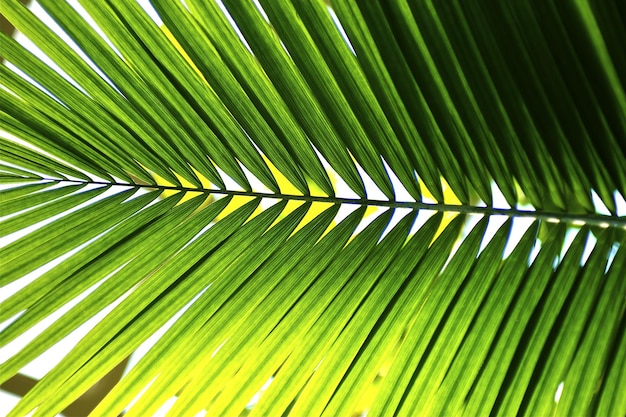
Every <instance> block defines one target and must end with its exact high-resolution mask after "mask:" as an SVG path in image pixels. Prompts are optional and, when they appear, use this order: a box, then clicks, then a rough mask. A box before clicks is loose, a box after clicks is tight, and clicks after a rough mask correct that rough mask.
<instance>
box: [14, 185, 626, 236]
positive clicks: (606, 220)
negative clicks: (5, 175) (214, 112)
mask: <svg viewBox="0 0 626 417" xmlns="http://www.w3.org/2000/svg"><path fill="white" fill-rule="evenodd" d="M24 179H28V178H24ZM37 179H40V180H41V181H54V182H57V183H71V184H86V185H96V186H109V187H132V188H146V189H157V190H162V191H178V192H196V193H204V194H220V195H229V196H233V197H234V196H243V197H257V198H271V199H279V200H295V201H307V202H320V203H329V204H353V205H359V206H374V207H387V208H393V209H396V208H408V209H413V210H415V209H417V210H433V211H441V212H454V213H464V214H481V215H497V216H507V217H526V218H533V219H537V220H544V221H547V222H552V223H559V222H563V223H570V224H572V225H573V226H583V225H589V226H600V227H605V228H606V227H618V228H622V229H626V216H618V215H605V214H600V213H568V212H558V211H544V210H520V209H515V208H497V207H488V206H473V205H466V204H443V203H424V202H416V201H395V200H377V199H361V198H346V197H327V196H315V195H297V194H282V193H267V192H256V191H236V190H223V189H218V188H193V187H184V186H173V185H158V184H128V183H121V182H106V181H84V180H68V179H58V178H43V177H37Z"/></svg>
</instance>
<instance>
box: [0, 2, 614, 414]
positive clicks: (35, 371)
mask: <svg viewBox="0 0 626 417" xmlns="http://www.w3.org/2000/svg"><path fill="white" fill-rule="evenodd" d="M139 2H140V3H141V4H142V6H143V7H144V8H145V9H146V10H147V11H148V12H149V13H150V15H151V16H152V17H153V19H154V20H155V21H156V22H159V23H160V19H159V17H158V15H157V14H156V12H154V10H153V9H152V7H151V6H150V5H149V2H148V0H139ZM69 3H71V4H72V5H74V7H76V5H77V1H76V0H70V1H69ZM31 9H32V10H33V11H34V12H35V13H36V14H37V15H38V16H39V17H40V18H41V19H42V21H44V22H45V23H47V24H48V25H49V26H51V27H53V28H54V27H57V28H58V26H56V24H55V23H54V22H52V21H51V20H50V18H49V17H48V16H47V14H45V13H42V9H41V8H40V7H39V5H38V4H36V3H33V6H32V7H31ZM77 9H78V10H82V8H81V7H77ZM86 18H87V20H89V21H91V22H93V21H92V20H91V19H90V18H89V17H88V16H86ZM333 18H334V19H336V17H335V16H334V14H333ZM60 35H61V36H62V37H63V38H64V39H67V40H69V38H68V37H67V35H66V34H64V33H60ZM342 35H343V36H344V37H345V33H342ZM16 39H18V40H19V41H20V42H21V43H23V44H24V45H26V46H27V47H28V48H29V49H30V50H32V51H33V52H35V53H37V52H38V48H36V47H34V45H32V43H30V42H29V41H28V40H27V39H26V38H25V37H24V36H22V35H21V34H19V33H16ZM38 55H39V56H40V57H41V58H42V59H43V60H44V61H45V62H46V63H48V65H50V66H51V67H53V68H56V69H57V70H59V72H61V73H62V71H60V69H58V67H57V66H56V65H55V64H54V63H53V62H51V61H50V60H49V59H48V58H47V57H45V55H43V54H41V53H38ZM83 57H84V55H83ZM87 61H88V60H87ZM0 134H2V135H3V136H5V137H7V136H8V135H7V134H6V133H5V132H0ZM360 172H361V174H363V176H364V178H365V182H366V187H367V189H368V195H369V197H370V198H373V199H381V200H386V197H385V196H384V194H383V193H382V192H380V190H378V189H377V187H376V186H375V185H374V184H373V182H372V181H371V180H370V179H369V178H368V177H367V175H365V174H364V173H363V171H362V170H360ZM335 177H337V176H335ZM391 177H392V180H393V183H394V189H395V190H396V193H397V198H398V200H400V201H413V199H412V198H411V197H410V195H409V193H408V192H407V191H406V190H405V189H404V187H403V186H402V185H401V184H400V182H399V181H398V179H397V178H396V177H395V175H393V174H391ZM251 180H252V181H251V182H253V186H254V188H255V189H256V190H258V191H268V190H266V189H265V187H263V186H262V185H261V184H260V182H259V181H258V180H255V179H253V178H251ZM237 188H239V187H237ZM337 191H338V192H337V194H338V195H339V196H342V197H348V198H351V197H356V194H355V193H353V192H352V191H351V190H350V189H349V188H348V187H347V186H346V184H345V183H343V181H341V180H338V184H337ZM596 203H599V204H597V207H598V210H599V212H601V213H603V214H608V210H606V208H604V207H603V205H602V203H601V202H600V201H599V199H597V198H596ZM618 203H619V204H618V210H619V213H620V215H625V214H626V202H624V199H623V198H620V201H619V202H618ZM494 206H495V207H501V208H508V205H507V203H506V201H505V199H504V197H503V196H502V194H501V193H500V191H499V190H498V189H497V187H495V186H494ZM355 208H356V206H347V207H345V208H344V209H342V211H341V213H340V217H341V218H343V217H345V216H347V215H348V214H349V213H350V212H351V211H352V210H354V209H355ZM406 213H407V211H406V210H398V211H397V215H396V216H395V217H394V220H393V221H392V225H393V224H395V223H396V222H397V221H399V220H400V218H401V217H402V216H404V215H405V214H406ZM430 215H432V212H428V211H422V213H420V216H419V218H418V221H417V225H421V224H423V222H424V221H426V219H427V218H428V217H429V216H430ZM374 217H375V216H372V217H371V218H370V219H369V220H370V221H371V220H372V219H373V218H374ZM475 217H476V221H478V219H479V218H480V216H475ZM505 220H506V219H505V218H504V217H503V216H494V218H493V221H492V222H490V225H489V232H488V237H487V238H486V239H485V243H484V244H486V243H487V242H488V241H489V240H490V238H491V236H493V233H495V231H496V230H497V229H498V227H499V225H501V224H502V223H503V222H504V221H505ZM515 222H516V223H515V227H514V230H513V233H512V234H513V236H512V237H511V243H512V245H511V247H513V246H514V245H515V243H517V241H518V240H519V239H520V238H521V236H522V234H523V232H524V231H525V230H526V229H527V228H528V226H529V225H530V224H531V223H532V219H516V221H515ZM366 223H369V221H368V222H366ZM40 226H41V225H40ZM364 226H365V223H364V225H363V227H364ZM18 237H19V235H14V236H11V237H10V238H11V239H10V240H14V239H16V238H18ZM571 237H572V238H573V235H572V236H571ZM7 243H8V241H7V240H6V239H0V247H1V246H4V245H6V244H7ZM589 249H591V246H590V247H589ZM55 262H57V261H55ZM57 263H58V262H57ZM50 267H51V265H47V268H50ZM42 272H43V271H42V270H41V269H40V270H38V271H35V273H33V274H30V277H29V278H26V279H21V280H20V281H18V282H17V283H14V284H11V285H8V286H5V287H4V288H2V291H1V292H0V301H1V300H4V299H6V298H8V297H9V296H10V295H11V294H13V293H14V292H15V291H17V290H19V288H21V287H22V286H23V285H25V284H26V283H27V282H30V281H31V280H32V279H35V278H36V276H37V274H40V273H42ZM97 285H99V284H96V285H95V286H94V287H92V288H91V289H90V290H88V292H86V293H84V294H82V295H81V296H80V297H79V299H76V300H73V302H72V303H71V304H69V305H67V306H65V307H64V308H63V309H61V310H59V311H58V312H57V313H56V314H54V315H52V316H51V317H50V318H49V319H48V320H46V321H44V322H42V323H40V325H38V326H36V327H35V328H33V329H31V331H29V332H28V333H27V334H26V335H24V336H25V337H20V338H19V339H18V340H17V341H16V342H17V343H11V344H9V345H8V346H7V347H5V348H2V349H0V361H2V360H4V359H7V358H9V357H11V356H12V355H13V354H15V353H16V352H18V351H19V350H20V349H21V348H22V347H23V346H24V345H25V344H26V343H28V341H29V340H32V338H33V337H35V336H36V335H37V334H39V333H40V332H41V331H43V329H45V328H46V327H47V326H49V325H50V323H52V322H53V321H54V320H56V319H57V318H58V317H60V316H61V315H62V314H63V313H64V312H66V311H67V310H69V309H70V308H71V307H72V306H73V305H75V304H76V303H78V302H79V301H80V299H82V298H84V297H86V296H87V294H88V293H89V292H91V291H93V290H95V288H96V287H97ZM119 301H121V300H119ZM113 307H114V305H112V306H109V308H107V309H106V310H104V311H102V312H101V313H100V314H98V315H97V316H96V317H94V318H92V319H91V320H89V321H88V322H87V323H85V324H84V325H83V326H81V328H79V329H77V330H76V331H75V332H73V333H72V334H71V335H70V336H68V337H67V338H65V339H64V340H63V341H62V342H60V343H59V344H57V345H55V346H54V347H53V348H51V349H50V350H49V351H47V352H46V353H45V354H44V355H42V356H41V357H39V358H38V359H36V360H34V361H33V362H32V363H30V364H29V365H27V366H26V367H25V368H24V369H23V370H22V371H21V373H23V374H25V375H28V376H31V377H34V378H37V379H39V378H41V377H43V375H45V373H47V372H48V371H49V370H50V369H51V368H52V367H53V366H54V365H55V364H56V363H58V362H59V361H60V360H61V359H62V358H63V357H64V355H65V354H66V353H67V352H68V351H69V350H70V349H71V348H72V347H73V346H74V345H75V344H76V343H77V342H78V341H79V340H80V338H82V337H83V335H85V334H86V333H87V332H88V331H89V329H91V328H92V327H93V326H95V324H96V323H97V322H98V321H99V320H101V319H102V318H103V317H104V316H105V315H106V314H107V313H108V312H109V311H110V310H111V309H112V308H113ZM181 313H182V312H181ZM173 321H174V319H172V320H171V321H170V323H169V325H171V324H172V323H173ZM7 325H8V322H5V323H0V329H2V328H4V327H6V326H7ZM164 331H165V329H163V330H162V331H161V332H160V333H161V334H162V333H163V332H164ZM158 337H159V335H155V336H154V337H153V338H151V341H149V342H147V343H144V345H143V346H142V349H143V350H144V351H145V350H147V349H148V348H149V347H150V346H151V343H154V342H155V341H156V340H157V339H158ZM135 356H136V357H135V358H133V359H131V364H132V363H136V361H137V357H138V356H141V355H140V354H139V355H135ZM18 399H19V397H16V396H14V395H12V394H9V393H6V392H5V391H3V390H0V415H5V414H6V413H8V411H9V410H11V409H12V408H13V407H14V405H15V404H16V403H17V401H18ZM171 405H172V404H166V405H165V406H164V407H163V408H162V409H161V410H160V411H159V412H158V413H157V414H156V415H157V416H161V415H165V413H166V410H167V409H168V408H169V407H171Z"/></svg>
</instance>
